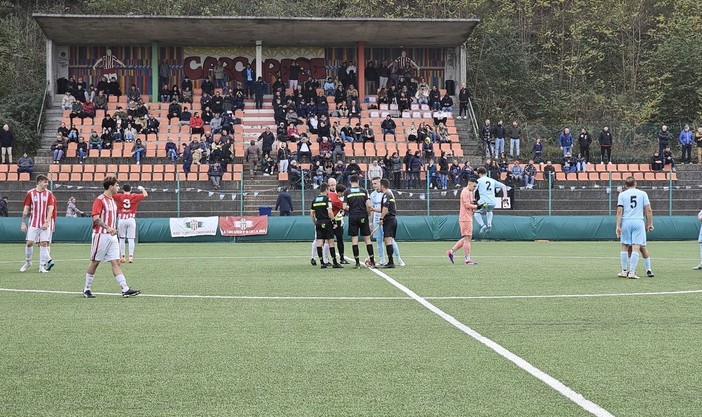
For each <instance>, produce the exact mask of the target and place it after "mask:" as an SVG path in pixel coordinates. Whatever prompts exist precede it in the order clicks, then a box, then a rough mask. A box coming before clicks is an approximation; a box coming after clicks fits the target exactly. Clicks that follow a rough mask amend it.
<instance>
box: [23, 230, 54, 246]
mask: <svg viewBox="0 0 702 417" xmlns="http://www.w3.org/2000/svg"><path fill="white" fill-rule="evenodd" d="M53 234H54V232H53V231H52V230H51V228H48V229H46V230H44V229H42V228H41V227H33V226H30V227H29V228H28V229H27V241H28V242H35V243H39V242H49V243H51V238H52V235H53Z"/></svg>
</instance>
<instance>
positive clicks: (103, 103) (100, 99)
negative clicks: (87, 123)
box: [95, 91, 107, 115]
mask: <svg viewBox="0 0 702 417" xmlns="http://www.w3.org/2000/svg"><path fill="white" fill-rule="evenodd" d="M98 109H100V110H102V111H103V114H105V115H107V96H106V95H105V92H104V91H100V92H99V93H98V95H97V96H96V97H95V110H96V111H97V110H98Z"/></svg>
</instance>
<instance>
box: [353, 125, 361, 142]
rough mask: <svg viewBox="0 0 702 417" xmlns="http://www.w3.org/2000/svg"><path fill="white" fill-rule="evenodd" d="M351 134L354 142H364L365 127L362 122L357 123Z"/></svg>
mask: <svg viewBox="0 0 702 417" xmlns="http://www.w3.org/2000/svg"><path fill="white" fill-rule="evenodd" d="M351 135H352V136H353V141H354V142H363V127H362V126H361V124H360V123H356V126H354V127H353V129H352V130H351Z"/></svg>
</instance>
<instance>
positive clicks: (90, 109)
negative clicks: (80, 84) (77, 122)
mask: <svg viewBox="0 0 702 417" xmlns="http://www.w3.org/2000/svg"><path fill="white" fill-rule="evenodd" d="M87 117H89V118H91V119H93V123H94V122H95V103H93V102H92V101H90V99H88V100H85V103H83V113H82V114H81V116H80V118H81V120H82V122H83V123H84V122H85V119H86V118H87Z"/></svg>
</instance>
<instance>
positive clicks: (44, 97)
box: [37, 80, 50, 135]
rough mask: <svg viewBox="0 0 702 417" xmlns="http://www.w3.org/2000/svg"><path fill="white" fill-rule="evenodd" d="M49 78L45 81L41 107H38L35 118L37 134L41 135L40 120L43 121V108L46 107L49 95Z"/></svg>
mask: <svg viewBox="0 0 702 417" xmlns="http://www.w3.org/2000/svg"><path fill="white" fill-rule="evenodd" d="M49 85H50V83H49V80H47V81H46V86H45V87H44V95H43V96H42V101H41V109H39V118H38V120H37V135H41V128H42V122H43V121H44V108H45V107H46V102H47V99H46V97H47V96H48V95H49Z"/></svg>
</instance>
